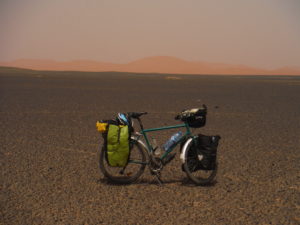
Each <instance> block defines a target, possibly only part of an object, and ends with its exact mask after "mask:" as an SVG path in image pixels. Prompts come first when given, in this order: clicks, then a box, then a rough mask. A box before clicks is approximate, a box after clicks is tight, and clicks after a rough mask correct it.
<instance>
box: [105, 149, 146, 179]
mask: <svg viewBox="0 0 300 225" xmlns="http://www.w3.org/2000/svg"><path fill="white" fill-rule="evenodd" d="M142 151H143V150H142V149H141V147H140V146H139V145H138V144H133V145H131V149H130V156H129V160H128V164H127V166H126V167H113V166H110V165H109V164H108V162H107V160H106V158H105V156H104V157H102V162H100V163H102V165H100V166H102V167H103V169H104V171H103V172H104V173H105V174H104V175H105V176H106V177H108V178H109V179H111V180H113V181H130V180H135V179H137V178H138V177H139V176H140V175H141V173H142V172H143V170H144V168H145V161H146V157H145V155H144V154H143V152H142ZM102 154H104V151H102Z"/></svg>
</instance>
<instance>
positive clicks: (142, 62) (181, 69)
mask: <svg viewBox="0 0 300 225" xmlns="http://www.w3.org/2000/svg"><path fill="white" fill-rule="evenodd" d="M0 66H8V67H18V68H25V69H33V70H50V71H89V72H104V71H116V72H136V73H169V74H224V75H226V74H228V75H300V68H299V67H282V68H279V69H276V70H265V69H257V68H253V67H249V66H244V65H230V64H224V63H208V62H194V61H186V60H183V59H179V58H176V57H171V56H153V57H146V58H143V59H139V60H136V61H133V62H130V63H127V64H117V63H105V62H97V61H91V60H75V61H67V62H58V61H54V60H36V59H19V60H15V61H12V62H0Z"/></svg>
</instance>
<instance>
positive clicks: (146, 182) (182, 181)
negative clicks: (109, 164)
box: [97, 177, 218, 187]
mask: <svg viewBox="0 0 300 225" xmlns="http://www.w3.org/2000/svg"><path fill="white" fill-rule="evenodd" d="M97 183H102V184H104V185H107V186H128V185H158V186H162V187H163V186H164V185H168V184H176V183H177V184H178V185H180V186H187V187H214V186H215V185H216V184H217V183H218V182H217V181H216V180H215V181H212V182H211V183H208V184H202V185H196V184H195V183H193V182H192V181H191V180H190V179H188V178H181V179H168V180H162V184H160V183H159V181H158V180H157V179H156V178H155V177H153V178H151V179H148V178H140V179H138V180H137V181H136V182H134V183H131V184H119V183H115V182H112V181H110V180H108V179H107V178H105V177H102V178H100V179H98V181H97Z"/></svg>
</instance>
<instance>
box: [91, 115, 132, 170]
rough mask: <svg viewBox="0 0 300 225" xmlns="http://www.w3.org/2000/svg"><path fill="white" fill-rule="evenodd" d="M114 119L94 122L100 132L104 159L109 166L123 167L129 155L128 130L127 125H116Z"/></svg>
mask: <svg viewBox="0 0 300 225" xmlns="http://www.w3.org/2000/svg"><path fill="white" fill-rule="evenodd" d="M118 124H119V123H118V122H117V121H115V120H103V121H100V122H98V121H97V123H96V127H97V130H98V131H99V132H100V133H102V136H103V139H104V148H105V149H104V150H105V156H106V161H107V162H108V164H109V165H110V166H114V167H124V166H125V165H126V164H127V161H128V157H129V138H130V132H129V128H128V126H127V125H118Z"/></svg>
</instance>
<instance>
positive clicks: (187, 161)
mask: <svg viewBox="0 0 300 225" xmlns="http://www.w3.org/2000/svg"><path fill="white" fill-rule="evenodd" d="M203 106H204V109H203V110H205V115H204V118H203V117H202V120H199V121H196V120H195V121H196V123H197V122H198V125H196V127H199V126H200V127H201V126H204V125H205V121H206V110H207V108H206V106H205V105H203ZM146 114H147V112H130V113H127V115H128V116H129V117H130V118H131V119H136V120H137V121H138V124H139V126H140V131H139V132H134V133H133V134H132V135H131V138H130V154H129V159H128V163H127V165H126V166H124V167H122V168H120V167H111V166H109V164H108V162H107V160H106V157H105V147H104V146H103V147H102V149H101V151H100V161H99V165H100V170H101V171H102V173H103V174H104V176H105V177H106V178H107V179H108V180H110V181H112V182H114V183H119V184H130V183H133V182H135V181H136V180H137V179H138V178H139V177H140V176H141V175H142V174H143V172H144V170H145V167H146V166H148V167H149V169H150V172H151V174H152V175H154V176H155V177H156V178H157V180H158V182H159V184H162V180H161V171H162V169H163V168H164V166H165V165H167V164H168V162H170V161H171V160H172V159H173V158H174V157H175V153H172V154H171V152H172V151H173V150H174V149H175V148H176V146H178V145H180V159H181V161H182V170H183V171H184V172H185V173H186V175H187V177H188V178H189V179H190V180H191V181H192V182H194V183H195V184H196V185H206V184H209V183H211V182H212V181H213V180H214V178H215V176H216V174H217V169H218V163H217V162H215V164H214V166H213V167H212V168H209V169H204V170H203V168H202V169H201V168H200V169H199V155H197V152H196V149H195V146H196V144H197V141H198V135H193V134H192V132H191V129H190V128H191V121H190V120H189V119H190V118H192V117H191V114H189V115H188V116H187V117H186V118H185V120H184V119H182V118H183V117H182V114H179V115H177V116H176V118H175V119H177V120H179V119H181V120H182V121H184V123H182V124H178V125H173V126H164V127H158V128H151V129H144V126H143V123H142V121H141V118H140V117H141V116H143V115H146ZM199 122H200V123H201V124H199ZM192 127H193V126H192ZM178 128H185V133H184V134H183V136H182V137H181V138H180V140H179V141H178V142H177V143H175V144H174V145H173V146H171V148H170V149H169V150H168V151H164V153H163V154H162V155H161V156H157V155H156V154H155V152H156V150H157V146H153V143H151V142H150V139H149V137H148V136H147V134H148V133H150V132H156V131H162V130H169V129H178ZM216 137H217V136H216ZM218 137H219V136H218ZM141 138H144V141H142V140H141Z"/></svg>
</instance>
